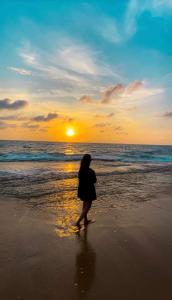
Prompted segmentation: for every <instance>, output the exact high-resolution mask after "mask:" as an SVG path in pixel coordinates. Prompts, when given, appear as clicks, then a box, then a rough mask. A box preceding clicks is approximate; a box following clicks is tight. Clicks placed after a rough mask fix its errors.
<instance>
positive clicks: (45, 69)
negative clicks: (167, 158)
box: [0, 0, 172, 144]
mask: <svg viewBox="0 0 172 300" xmlns="http://www.w3.org/2000/svg"><path fill="white" fill-rule="evenodd" d="M171 29H172V1H171V0H149V1H147V0H128V1H126V0H121V1H118V0H108V1H107V0H106V1H105V0H92V1H83V0H75V1H74V0H73V1H72V0H68V1H67V0H63V1H62V0H59V1H58V0H34V1H32V0H25V1H21V0H9V1H3V0H1V10H0V36H1V47H0V62H1V63H0V77H1V82H0V101H3V100H4V99H9V101H11V103H12V102H15V101H18V100H25V101H27V102H28V106H27V105H26V106H25V107H22V105H21V109H22V111H20V110H19V109H17V110H13V109H12V106H11V107H10V106H9V105H5V107H4V108H3V103H4V102H2V105H0V107H1V109H0V117H1V120H0V128H1V130H0V137H1V134H2V138H4V136H6V134H7V133H8V134H9V136H10V138H13V128H14V127H16V131H17V132H18V134H16V136H15V137H16V138H23V136H24V135H26V136H27V135H28V137H30V135H31V134H32V135H33V138H35V139H47V138H48V139H49V138H52V136H53V134H54V131H53V132H52V134H51V127H52V130H54V129H53V128H54V126H55V124H54V123H49V126H48V127H47V125H46V126H44V128H42V124H41V125H40V124H33V119H34V117H35V116H39V115H45V116H47V115H48V114H49V113H53V114H54V115H56V116H60V118H59V120H55V119H54V122H56V121H59V122H61V123H59V126H61V125H62V124H63V123H65V122H66V121H65V120H70V122H71V120H72V119H73V124H72V126H75V125H76V126H79V123H81V125H80V127H84V128H86V126H87V125H86V123H88V122H89V124H91V125H89V126H91V127H90V128H88V130H86V129H85V130H86V131H89V132H90V130H92V131H95V132H94V134H92V135H91V134H90V135H89V134H87V137H85V135H84V134H83V136H84V138H86V139H87V140H88V141H92V140H95V139H96V138H95V137H96V136H97V141H99V140H100V141H106V142H107V141H108V139H107V134H106V133H107V131H108V132H110V136H109V141H111V142H112V141H119V142H144V139H140V138H139V134H138V133H139V132H140V130H142V135H145V138H146V142H148V143H151V141H152V143H169V144H171V143H172V135H171V121H172V88H171V86H172V85H171V84H172V42H171V41H172V30H171ZM9 107H10V108H9ZM14 107H15V105H14ZM76 111H77V112H78V115H77V114H76ZM21 114H22V115H23V116H24V117H25V118H26V122H25V123H22V122H23V121H22V118H21ZM2 115H3V117H2ZM109 115H111V117H110V120H107V119H108V117H107V118H106V116H109ZM10 116H11V117H12V118H11V120H10ZM97 116H98V117H97ZM112 116H113V118H112ZM5 117H6V120H5ZM24 117H23V118H24ZM56 119H58V117H57V118H56ZM83 120H84V121H83ZM50 121H51V122H53V120H50ZM82 122H83V123H84V124H83V123H82ZM75 123H76V124H75ZM24 124H25V125H26V124H27V126H24ZM60 124H61V125H60ZM12 126H13V127H12ZM34 126H35V127H34ZM33 128H35V131H34V132H33V130H32V129H33ZM98 128H99V129H98ZM117 128H118V129H119V128H120V129H119V130H118V129H117ZM29 130H32V133H29ZM98 130H99V131H98ZM146 132H151V134H150V136H149V138H147V137H146ZM59 136H60V134H59ZM79 140H80V139H79ZM81 140H82V139H81Z"/></svg>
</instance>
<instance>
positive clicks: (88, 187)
mask: <svg viewBox="0 0 172 300" xmlns="http://www.w3.org/2000/svg"><path fill="white" fill-rule="evenodd" d="M78 178H79V185H78V197H79V198H80V199H81V200H82V201H92V200H96V190H95V186H94V184H95V183H96V181H97V179H96V174H95V172H94V171H93V170H92V169H90V168H89V169H82V170H80V171H79V173H78Z"/></svg>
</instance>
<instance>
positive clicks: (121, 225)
mask: <svg viewBox="0 0 172 300" xmlns="http://www.w3.org/2000/svg"><path fill="white" fill-rule="evenodd" d="M0 203H1V217H0V235H1V237H2V238H1V242H0V253H1V255H0V266H1V268H0V276H1V282H0V298H1V299H3V300H11V299H21V300H23V299H26V300H39V299H40V300H44V299H45V300H47V299H51V300H54V299H65V300H67V299H72V300H75V299H76V300H77V299H89V300H92V299H99V300H100V299H105V298H107V299H111V297H112V296H113V297H115V298H117V299H118V300H125V299H132V300H133V299H134V300H137V299H139V300H142V299H144V300H145V299H147V300H154V299H156V300H166V299H167V300H169V299H171V298H172V289H171V278H172V258H171V251H172V241H171V234H172V218H171V215H172V203H171V194H169V195H165V196H163V195H159V196H158V199H154V200H152V201H150V202H145V203H142V205H140V206H137V207H133V208H132V209H126V210H125V209H121V210H118V211H117V210H115V209H113V210H111V211H109V214H105V213H104V214H103V213H101V214H97V215H96V222H95V223H94V224H90V225H89V226H88V228H87V230H81V232H80V234H75V233H71V235H70V236H68V237H59V235H58V234H57V231H56V230H55V218H56V213H55V212H54V215H53V214H51V213H50V212H49V211H45V210H41V211H40V210H35V209H34V208H32V207H28V206H26V205H24V203H22V201H21V200H16V199H12V198H11V199H8V200H7V198H6V199H5V198H3V197H2V196H1V198H0Z"/></svg>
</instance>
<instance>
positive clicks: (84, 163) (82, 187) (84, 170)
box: [76, 154, 97, 228]
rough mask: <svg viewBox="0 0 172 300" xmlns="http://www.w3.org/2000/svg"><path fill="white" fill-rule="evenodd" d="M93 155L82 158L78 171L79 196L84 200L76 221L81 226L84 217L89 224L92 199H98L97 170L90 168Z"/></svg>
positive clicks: (85, 223) (85, 222)
mask: <svg viewBox="0 0 172 300" xmlns="http://www.w3.org/2000/svg"><path fill="white" fill-rule="evenodd" d="M90 163H91V155H90V154H85V155H84V156H83V158H82V160H81V165H80V169H79V173H78V178H79V186H78V197H79V198H80V199H81V200H82V201H83V208H82V213H81V215H80V217H79V219H78V221H77V222H76V226H78V227H79V228H80V227H81V225H80V222H81V221H82V219H84V225H87V224H88V223H89V222H90V220H88V219H87V214H88V211H89V210H90V208H91V204H92V201H93V200H95V199H96V190H95V186H94V184H95V183H96V181H97V180H96V175H95V172H94V171H93V170H92V169H91V168H90Z"/></svg>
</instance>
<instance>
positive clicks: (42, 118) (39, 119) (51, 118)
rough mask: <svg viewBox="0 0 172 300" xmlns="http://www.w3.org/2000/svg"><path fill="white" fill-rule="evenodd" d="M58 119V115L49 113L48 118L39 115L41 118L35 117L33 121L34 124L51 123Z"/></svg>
mask: <svg viewBox="0 0 172 300" xmlns="http://www.w3.org/2000/svg"><path fill="white" fill-rule="evenodd" d="M57 118H58V114H56V113H49V114H48V115H47V116H44V115H39V116H36V117H33V118H32V119H31V120H32V121H34V122H49V121H51V120H54V119H57Z"/></svg>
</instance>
